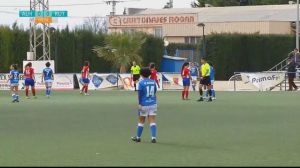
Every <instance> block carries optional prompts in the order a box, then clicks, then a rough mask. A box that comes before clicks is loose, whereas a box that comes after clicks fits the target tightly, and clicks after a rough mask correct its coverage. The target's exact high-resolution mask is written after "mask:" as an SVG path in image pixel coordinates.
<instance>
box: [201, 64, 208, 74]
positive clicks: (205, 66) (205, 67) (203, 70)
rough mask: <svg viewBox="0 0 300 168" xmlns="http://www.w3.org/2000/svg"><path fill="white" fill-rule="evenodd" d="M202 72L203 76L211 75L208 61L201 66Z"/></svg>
mask: <svg viewBox="0 0 300 168" xmlns="http://www.w3.org/2000/svg"><path fill="white" fill-rule="evenodd" d="M201 74H202V76H203V77H207V76H210V65H209V64H208V63H205V64H203V65H202V66H201Z"/></svg>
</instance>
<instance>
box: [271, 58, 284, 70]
mask: <svg viewBox="0 0 300 168" xmlns="http://www.w3.org/2000/svg"><path fill="white" fill-rule="evenodd" d="M288 59H289V57H287V58H286V59H284V60H282V61H281V62H280V63H278V64H276V65H275V66H273V67H272V68H271V69H269V70H268V71H283V70H285V69H286V68H287V66H288Z"/></svg>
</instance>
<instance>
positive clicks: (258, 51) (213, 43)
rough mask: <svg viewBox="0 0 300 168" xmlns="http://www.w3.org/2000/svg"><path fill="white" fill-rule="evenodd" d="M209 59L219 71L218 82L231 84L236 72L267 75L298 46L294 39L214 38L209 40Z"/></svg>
mask: <svg viewBox="0 0 300 168" xmlns="http://www.w3.org/2000/svg"><path fill="white" fill-rule="evenodd" d="M206 43H207V45H206V53H207V56H208V57H207V58H208V60H210V61H211V62H212V63H213V64H214V66H215V69H216V79H217V80H228V79H229V78H230V77H231V76H232V75H233V74H234V72H259V71H266V70H268V69H270V68H272V67H273V66H274V65H276V64H277V63H279V62H280V61H282V60H283V59H284V58H286V57H287V55H288V53H289V52H290V51H291V50H292V49H293V48H294V46H295V37H293V36H291V35H259V34H252V35H243V34H214V35H210V36H208V37H207V40H206Z"/></svg>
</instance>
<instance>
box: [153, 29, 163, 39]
mask: <svg viewBox="0 0 300 168" xmlns="http://www.w3.org/2000/svg"><path fill="white" fill-rule="evenodd" d="M154 36H155V37H160V38H162V37H163V32H162V28H155V29H154Z"/></svg>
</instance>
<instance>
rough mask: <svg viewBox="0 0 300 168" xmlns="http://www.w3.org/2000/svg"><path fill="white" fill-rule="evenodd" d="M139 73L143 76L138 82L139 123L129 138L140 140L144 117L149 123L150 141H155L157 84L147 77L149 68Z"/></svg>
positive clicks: (149, 72) (149, 73)
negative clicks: (134, 133)
mask: <svg viewBox="0 0 300 168" xmlns="http://www.w3.org/2000/svg"><path fill="white" fill-rule="evenodd" d="M140 74H141V76H142V78H143V80H142V81H140V82H139V87H138V97H139V111H138V114H139V123H138V127H137V135H136V136H135V137H132V138H131V139H132V140H133V141H135V142H141V136H142V132H143V129H144V123H145V120H146V117H148V121H149V124H150V130H151V136H152V140H151V142H152V143H156V129H157V128H156V123H155V116H156V112H157V102H156V92H157V86H156V82H155V81H154V80H151V79H149V77H150V75H151V71H150V69H149V68H142V70H141V71H140Z"/></svg>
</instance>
